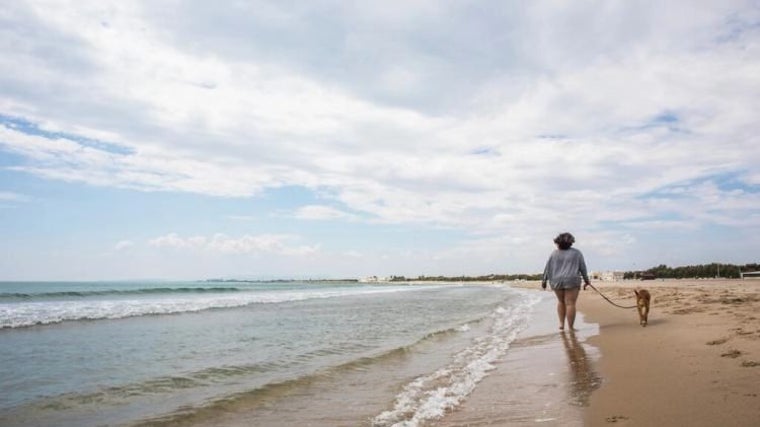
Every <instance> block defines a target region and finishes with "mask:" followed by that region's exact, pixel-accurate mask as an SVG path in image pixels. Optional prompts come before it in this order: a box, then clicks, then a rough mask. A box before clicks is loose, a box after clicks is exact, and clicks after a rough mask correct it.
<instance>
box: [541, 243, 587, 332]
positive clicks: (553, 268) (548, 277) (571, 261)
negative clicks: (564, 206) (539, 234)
mask: <svg viewBox="0 0 760 427" xmlns="http://www.w3.org/2000/svg"><path fill="white" fill-rule="evenodd" d="M554 243H556V244H557V250H556V251H554V252H552V254H551V256H550V257H549V260H548V261H547V262H546V268H544V277H543V279H542V280H541V287H542V288H543V289H546V282H547V281H548V282H549V286H551V288H552V290H553V291H554V294H555V295H557V315H558V316H559V329H560V330H562V329H565V319H567V326H568V327H569V328H570V330H573V325H574V324H575V302H576V301H577V300H578V293H579V292H580V290H581V278H583V283H584V285H583V289H584V290H585V289H586V287H587V286H588V285H590V284H591V282H590V281H589V280H588V273H587V271H586V262H585V261H584V260H583V254H582V253H581V251H579V250H578V249H574V248H572V247H571V246H573V243H575V237H573V235H572V234H570V233H562V234H560V235H559V236H557V237H556V238H555V239H554Z"/></svg>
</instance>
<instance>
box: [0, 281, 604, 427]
mask: <svg viewBox="0 0 760 427" xmlns="http://www.w3.org/2000/svg"><path fill="white" fill-rule="evenodd" d="M552 299H553V295H549V293H546V292H543V293H542V292H538V291H535V290H526V289H522V288H519V287H515V286H513V285H512V284H510V283H425V284H416V283H381V284H377V283H375V284H371V283H357V282H333V281H305V282H297V281H275V282H253V281H251V282H248V281H188V282H163V281H162V282H154V281H144V282H143V281H134V282H18V283H16V282H5V283H0V390H2V393H0V425H2V426H77V427H87V426H212V425H213V426H292V425H313V426H405V427H411V426H426V425H437V424H439V423H445V420H446V417H448V416H449V414H453V413H456V411H457V410H458V408H463V407H466V405H467V402H468V399H469V398H470V397H471V396H477V393H476V390H477V389H478V387H479V385H480V384H481V382H483V380H484V379H486V378H487V377H488V376H489V375H491V373H493V372H494V370H495V368H496V367H497V366H500V368H499V370H500V372H501V373H500V374H499V375H500V376H501V378H502V380H501V381H502V383H503V382H504V381H506V382H507V383H510V387H509V388H510V389H511V390H512V392H513V393H515V394H516V395H519V393H520V392H521V390H522V391H524V390H525V387H529V386H533V387H538V388H539V389H541V390H549V391H550V393H549V394H548V395H547V396H548V397H546V396H545V397H544V398H545V399H548V400H552V399H555V400H556V402H554V403H556V407H557V408H559V409H557V410H556V411H554V413H552V414H550V415H551V416H547V414H546V411H547V409H546V403H545V402H543V403H541V404H540V405H539V404H532V403H530V404H526V405H518V404H515V405H514V408H513V409H510V408H509V407H508V406H505V407H502V408H501V409H500V410H499V414H497V416H500V417H503V416H504V412H505V411H506V412H509V411H510V410H513V411H514V412H515V413H514V414H513V415H514V417H513V418H512V419H514V420H522V421H525V423H526V424H530V425H533V424H534V423H538V424H541V425H547V424H545V422H546V421H553V422H556V423H557V424H556V425H568V421H570V420H569V419H568V417H575V418H573V420H574V421H578V419H577V416H576V415H568V414H570V412H567V411H565V410H564V409H562V408H564V407H565V406H582V405H583V404H584V403H583V402H580V403H578V402H576V400H577V398H578V395H579V393H578V392H573V391H572V387H575V386H576V384H575V382H577V381H578V378H577V376H576V378H573V376H572V370H573V369H575V368H573V363H576V362H577V361H575V362H574V361H573V360H570V363H569V364H568V363H566V362H567V360H565V362H559V363H557V364H554V365H552V366H551V367H545V366H544V368H542V369H545V370H548V371H551V372H543V371H541V372H538V373H536V372H534V373H533V374H528V375H524V374H520V372H521V371H520V369H521V367H522V368H525V367H526V366H528V365H529V364H530V365H531V366H533V365H532V364H533V361H532V360H531V359H535V358H536V357H540V354H541V353H540V352H538V353H537V352H535V351H533V352H531V353H529V354H530V356H527V357H522V360H523V361H522V362H520V361H519V360H516V361H514V362H509V360H510V357H513V358H514V357H516V355H519V354H521V353H520V348H521V347H522V348H534V349H537V348H539V347H541V346H547V345H548V346H550V347H552V348H553V350H549V351H550V352H555V353H556V354H559V355H560V356H559V357H560V359H564V355H561V354H560V353H561V351H560V349H561V348H562V345H563V344H562V340H561V339H560V338H559V333H558V332H557V331H556V330H554V329H553V328H554V327H555V322H556V321H555V320H554V317H553V316H554V312H553V310H554V308H553V305H552V303H553V302H552V301H551V300H552ZM546 318H551V319H552V320H551V322H548V321H547V320H545V319H546ZM536 325H543V326H541V327H537V326H536ZM565 341H567V340H566V339H565ZM575 344H576V345H577V343H575ZM522 354H525V353H524V352H523V353H522ZM584 354H585V353H584ZM555 356H556V355H555ZM584 357H585V356H584ZM571 359H572V358H571ZM505 363H506V364H507V365H506V366H505ZM509 363H513V364H514V365H513V366H512V367H511V369H512V371H510V366H509ZM584 363H586V362H584ZM523 371H524V370H523ZM510 372H513V373H514V375H513V377H509V375H510ZM563 372H564V373H563ZM544 374H545V375H544ZM504 375H507V378H506V379H504ZM584 375H585V374H584ZM591 381H592V382H593V381H595V379H593V378H592V379H591ZM538 383H540V384H539V385H538V386H537V385H536V384H538ZM544 384H545V385H546V386H545V387H544V386H543V385H544ZM499 387H501V386H499ZM557 387H560V388H562V387H565V388H568V390H570V392H569V393H564V392H562V393H557V392H554V391H552V390H555V389H556V388H557ZM589 387H591V386H589ZM589 387H586V388H589ZM583 393H585V392H581V393H580V394H583ZM488 394H492V393H488ZM496 397H498V395H497V396H496ZM527 399H532V397H530V396H528V397H527ZM477 401H478V399H477V398H476V399H475V400H474V402H477ZM542 411H543V412H542ZM463 413H466V411H465V412H463ZM558 414H559V415H558ZM522 421H521V422H522ZM518 424H519V423H517V422H516V423H515V424H514V425H518ZM441 425H444V424H441ZM506 425H509V423H508V424H506ZM548 425H553V424H548ZM569 425H572V422H570V423H569ZM579 425H580V424H579Z"/></svg>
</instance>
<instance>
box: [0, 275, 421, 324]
mask: <svg viewBox="0 0 760 427" xmlns="http://www.w3.org/2000/svg"><path fill="white" fill-rule="evenodd" d="M420 289H421V288H414V287H409V286H404V287H387V288H356V289H345V288H344V289H327V290H326V289H321V290H320V289H315V290H298V291H269V292H234V293H230V292H229V291H227V292H226V293H225V292H222V293H219V294H209V295H193V296H183V297H180V298H176V297H174V296H172V297H161V298H159V297H152V298H148V297H146V298H134V299H80V300H63V301H35V302H26V301H24V302H15V303H0V329H3V328H20V327H28V326H35V325H47V324H53V323H61V322H65V321H74V320H100V319H122V318H126V317H136V316H148V315H164V314H177V313H192V312H198V311H203V310H210V309H220V308H235V307H243V306H247V305H252V304H271V303H282V302H289V301H302V300H308V299H318V298H334V297H342V296H352V295H365V294H377V293H392V292H408V291H414V290H420Z"/></svg>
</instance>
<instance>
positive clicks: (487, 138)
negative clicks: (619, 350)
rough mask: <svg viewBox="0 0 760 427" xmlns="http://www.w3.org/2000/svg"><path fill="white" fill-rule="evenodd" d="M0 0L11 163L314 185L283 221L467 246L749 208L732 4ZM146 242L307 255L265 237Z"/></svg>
mask: <svg viewBox="0 0 760 427" xmlns="http://www.w3.org/2000/svg"><path fill="white" fill-rule="evenodd" d="M196 6H197V5H196ZM379 9H382V11H380V10H379ZM3 13H4V15H3V18H4V19H5V20H6V21H8V22H11V23H14V26H7V27H5V28H3V29H2V30H0V31H2V33H0V34H2V35H3V37H2V38H1V39H0V40H3V41H2V42H0V90H2V92H3V94H4V96H3V99H1V100H0V114H2V115H3V116H4V117H12V118H19V119H22V120H23V121H25V122H26V123H31V124H33V125H37V128H36V129H35V130H32V131H30V130H29V129H28V127H27V128H25V127H24V126H18V125H15V124H12V123H11V124H3V121H2V120H0V149H1V150H3V151H6V152H10V153H13V154H15V155H16V156H19V157H21V158H22V159H23V161H20V162H18V163H17V164H13V165H10V169H11V170H13V171H23V172H27V173H31V174H35V175H38V176H42V177H45V178H48V179H56V180H65V181H73V182H84V183H88V184H92V185H99V186H107V187H119V188H128V189H137V190H141V191H171V192H188V193H197V194H204V195H212V196H219V197H256V196H258V195H259V194H260V193H261V192H262V191H264V190H267V189H276V188H281V187H284V186H296V187H302V188H306V189H309V190H312V191H314V192H316V193H318V194H319V195H320V197H323V199H322V200H325V201H324V203H323V204H314V205H308V206H303V207H301V208H299V209H297V210H295V211H294V213H293V216H294V217H295V218H298V219H308V220H343V221H346V220H357V221H358V220H359V219H364V220H366V221H368V222H370V223H403V224H412V225H420V224H422V225H425V226H432V227H445V228H448V229H458V230H462V231H464V232H465V233H466V234H468V235H469V236H470V237H471V238H472V239H475V241H477V242H478V244H482V245H483V246H482V247H487V248H491V252H489V253H484V254H483V256H484V257H495V256H498V251H503V250H505V249H506V248H509V247H514V246H515V245H517V243H515V241H513V240H511V239H522V240H521V241H524V243H523V244H524V245H533V243H531V241H530V239H528V238H529V237H530V236H536V235H543V234H546V235H552V234H553V233H554V232H555V231H558V230H562V229H565V228H574V229H578V228H586V229H587V230H588V232H589V233H600V234H601V235H603V236H606V235H604V234H603V233H602V232H600V231H598V230H603V232H605V233H612V235H614V236H621V235H625V233H627V232H637V231H639V230H644V229H651V228H652V227H659V228H660V229H663V230H668V229H669V230H674V229H679V230H696V229H698V228H700V227H704V226H707V225H723V226H730V227H750V228H751V227H759V226H760V224H758V214H757V207H756V206H758V204H757V203H758V200H757V196H756V195H757V194H758V193H757V191H756V188H757V186H758V182H760V179H758V175H757V173H754V172H747V171H755V170H756V169H757V167H756V166H757V164H760V151H758V150H757V149H756V147H757V146H758V143H760V140H759V138H760V137H758V135H760V122H758V120H757V119H756V113H755V112H756V111H759V110H760V60H759V59H758V58H760V56H758V55H757V52H756V51H757V46H758V41H760V31H758V29H757V28H758V27H757V25H756V24H755V23H756V22H758V21H760V12H758V10H757V8H756V7H754V4H753V3H752V2H744V1H726V2H697V3H694V2H690V1H681V2H678V1H676V2H668V4H667V5H664V6H662V5H661V6H657V7H652V6H651V5H642V4H640V3H629V2H593V1H592V2H586V3H582V4H577V3H573V4H567V3H563V2H553V1H545V2H543V1H542V2H531V3H530V4H527V5H522V4H520V5H514V6H504V4H503V3H500V2H495V3H488V2H486V3H483V4H479V5H478V6H477V7H476V6H472V5H466V4H459V3H451V4H443V3H439V2H435V3H433V2H414V3H413V4H408V2H405V3H403V5H397V7H390V6H387V5H386V4H383V6H382V7H379V6H373V5H362V6H356V5H353V4H337V5H336V4H331V5H330V7H326V6H325V5H323V4H322V3H320V2H315V3H311V4H310V5H309V7H305V6H303V7H302V6H298V5H296V6H293V5H288V6H285V5H283V4H281V3H279V2H260V3H259V4H257V9H256V10H251V9H250V8H247V7H245V6H244V5H237V4H235V5H229V7H221V8H214V9H204V10H202V11H200V10H198V9H194V8H190V7H187V5H185V4H176V5H172V11H171V13H172V14H176V16H179V17H181V18H182V19H171V20H167V19H166V14H167V13H169V12H167V9H166V6H165V5H162V4H160V3H154V2H142V3H141V2H127V3H125V2H86V1H77V2H71V3H61V2H33V3H22V2H14V3H13V4H11V5H8V6H7V7H6V8H4V12H3ZM209 14H210V15H213V17H214V19H213V20H212V19H210V18H209V17H208V16H206V15H209ZM684 15H688V16H689V19H683V16H684ZM207 18H209V19H207ZM211 21H213V24H212V23H211ZM217 23H219V24H217ZM450 28H457V31H456V32H452V31H450V30H449V29H450ZM40 52H42V53H40ZM0 119H2V117H0ZM82 138H90V139H94V140H97V141H101V142H103V143H107V145H103V144H97V143H92V141H89V142H83V141H82ZM97 141H96V142H97ZM726 174H728V175H734V176H736V181H737V183H736V185H734V186H732V187H731V188H729V187H726V186H722V185H720V183H719V182H718V181H719V180H720V178H719V177H720V176H722V175H726ZM752 187H754V188H752ZM736 188H744V189H745V190H746V191H744V192H743V193H741V194H739V193H736V192H735V190H736ZM750 190H751V191H750ZM668 192H670V193H676V192H681V193H683V194H684V195H685V196H684V197H682V198H680V199H675V198H674V197H665V196H666V194H667V193H668ZM1 194H2V193H0V200H3V197H2V196H1ZM653 194H654V195H655V196H653ZM674 195H675V194H670V196H674ZM334 205H338V206H341V207H342V208H341V209H337V208H334V207H332V206H334ZM228 218H230V219H240V220H243V219H245V220H247V219H249V218H248V217H242V216H229V217H228ZM491 235H500V236H506V237H505V240H504V241H499V242H495V243H494V242H491V241H487V239H486V241H483V240H482V239H484V238H485V237H486V236H491ZM616 238H617V237H616ZM525 239H528V240H527V241H526V240H525ZM602 240H604V239H598V240H596V241H597V242H599V241H602ZM151 244H152V245H154V246H157V247H175V248H185V249H195V250H199V249H202V250H213V251H218V252H224V253H255V252H259V251H263V252H266V251H268V252H274V253H290V252H295V253H298V252H299V251H301V252H304V253H306V252H308V251H309V250H315V248H313V247H310V246H303V247H302V246H297V245H293V246H291V244H292V240H290V239H289V238H285V237H284V236H278V235H273V236H247V235H246V236H242V237H237V238H233V237H227V236H221V235H218V236H195V237H180V236H178V235H174V234H168V235H165V236H162V237H158V238H156V239H154V240H153V241H152V243H151ZM299 248H300V249H299ZM462 250H463V251H464V252H462V254H464V253H467V251H475V252H481V250H479V249H477V248H475V247H470V246H469V243H467V242H465V243H464V244H463V249H462ZM289 251H290V252H289ZM475 252H469V253H471V254H472V253H475ZM534 252H535V253H537V252H540V251H539V250H538V249H535V248H534V249H531V250H530V253H534ZM604 252H605V253H612V251H611V250H607V249H605V251H604ZM444 255H445V254H444ZM456 255H459V254H458V253H457V254H456ZM472 256H474V255H472Z"/></svg>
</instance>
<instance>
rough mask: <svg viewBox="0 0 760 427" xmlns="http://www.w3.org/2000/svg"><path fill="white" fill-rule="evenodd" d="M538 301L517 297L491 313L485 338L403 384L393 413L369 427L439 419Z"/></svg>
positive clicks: (403, 425) (479, 375)
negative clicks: (431, 371)
mask: <svg viewBox="0 0 760 427" xmlns="http://www.w3.org/2000/svg"><path fill="white" fill-rule="evenodd" d="M539 301H540V297H537V296H536V295H534V294H528V293H520V299H519V302H517V303H516V304H515V305H514V306H511V307H508V308H505V307H498V308H497V309H496V310H494V312H493V313H492V315H491V316H492V319H493V324H492V326H491V330H490V333H489V334H488V335H486V336H483V337H479V338H477V339H476V340H474V341H473V344H472V345H470V346H469V347H467V348H466V349H464V350H462V351H461V352H459V353H458V354H456V355H455V356H454V357H453V359H452V361H451V362H450V363H449V364H448V365H446V366H444V367H442V368H440V369H438V370H437V371H435V372H433V373H432V374H428V375H424V376H421V377H419V378H417V379H415V380H414V381H412V382H411V383H409V384H407V385H406V386H405V387H404V388H403V391H402V392H401V393H400V394H399V395H398V396H396V401H395V404H394V407H393V409H390V410H388V411H385V412H383V413H381V414H380V415H378V416H376V417H375V418H374V419H373V420H372V424H373V426H377V427H380V426H383V427H385V426H393V427H416V426H418V425H420V424H421V423H422V422H424V421H427V420H434V419H438V418H441V417H442V416H443V415H444V414H445V413H446V411H448V410H451V409H452V408H454V407H456V406H457V405H459V404H460V403H461V402H462V401H464V399H465V398H466V397H467V396H468V395H469V394H470V393H472V391H473V390H474V389H475V386H476V385H477V384H478V383H479V382H480V381H481V380H482V379H483V378H485V377H486V375H488V372H489V371H491V370H492V369H493V368H494V366H493V362H494V361H496V360H497V359H499V358H500V357H502V356H503V355H504V354H505V353H506V351H507V350H508V349H509V345H510V343H512V342H513V341H514V340H515V338H516V337H517V335H518V334H519V333H520V332H521V331H522V330H523V329H525V327H526V326H527V325H528V320H529V316H530V313H531V311H532V308H533V306H534V305H535V304H536V303H538V302H539Z"/></svg>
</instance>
